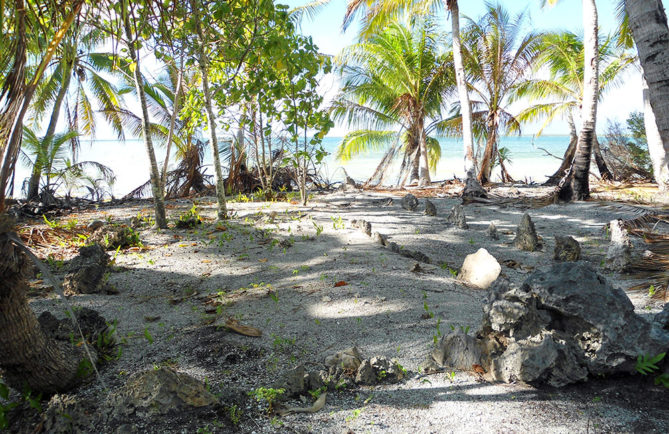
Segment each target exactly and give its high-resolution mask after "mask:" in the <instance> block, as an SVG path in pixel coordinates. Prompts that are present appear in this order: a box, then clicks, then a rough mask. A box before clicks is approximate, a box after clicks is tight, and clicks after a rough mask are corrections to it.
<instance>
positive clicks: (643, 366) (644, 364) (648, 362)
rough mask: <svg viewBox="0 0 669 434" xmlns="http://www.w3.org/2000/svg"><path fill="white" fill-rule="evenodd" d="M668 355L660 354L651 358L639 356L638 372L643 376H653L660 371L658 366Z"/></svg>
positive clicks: (637, 360) (637, 359) (644, 355)
mask: <svg viewBox="0 0 669 434" xmlns="http://www.w3.org/2000/svg"><path fill="white" fill-rule="evenodd" d="M666 354H667V353H660V354H658V355H657V356H655V357H650V356H649V355H647V354H639V356H638V357H637V358H636V370H637V372H638V373H639V374H641V375H648V374H652V373H654V372H655V371H657V370H658V369H660V368H659V367H658V366H657V364H658V363H660V362H661V361H662V359H664V356H665V355H666Z"/></svg>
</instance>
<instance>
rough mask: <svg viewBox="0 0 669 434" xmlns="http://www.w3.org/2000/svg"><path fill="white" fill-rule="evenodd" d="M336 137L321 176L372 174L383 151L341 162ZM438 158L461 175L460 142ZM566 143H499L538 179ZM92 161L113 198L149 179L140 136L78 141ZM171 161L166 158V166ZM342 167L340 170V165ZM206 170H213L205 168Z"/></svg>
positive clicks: (451, 141) (438, 175)
mask: <svg viewBox="0 0 669 434" xmlns="http://www.w3.org/2000/svg"><path fill="white" fill-rule="evenodd" d="M341 140H342V139H341V137H326V138H325V139H324V141H323V147H324V149H325V150H326V151H328V152H329V155H328V156H327V157H326V158H325V159H324V161H323V164H322V166H321V176H322V177H323V178H324V179H326V180H329V181H331V182H335V181H341V180H343V179H344V176H345V175H344V170H345V171H346V173H347V174H348V175H349V176H350V177H352V178H353V179H355V180H356V181H359V182H364V181H365V180H367V178H369V177H370V176H371V175H372V174H373V173H374V170H375V169H376V167H377V166H378V164H379V163H380V161H381V158H382V157H383V152H370V153H367V154H360V155H358V156H357V157H355V158H354V159H352V160H351V161H348V162H345V163H342V162H341V161H337V160H336V158H335V154H336V149H337V147H338V146H339V144H340V143H341ZM439 142H440V143H441V148H442V152H441V159H440V160H439V163H438V164H437V170H436V171H435V172H434V173H431V177H432V180H433V181H440V180H446V179H452V178H453V177H459V178H461V177H463V175H464V170H463V165H464V154H463V149H462V141H461V140H458V139H456V138H445V137H444V138H440V139H439ZM568 144H569V137H568V136H541V137H538V138H535V137H523V136H520V137H518V136H512V137H502V138H501V140H500V144H499V146H500V147H506V148H508V149H509V151H510V152H509V161H508V162H507V163H505V164H506V166H507V169H508V171H509V173H510V175H511V176H512V177H513V178H514V179H516V180H520V181H528V182H529V181H535V182H543V181H545V180H546V177H547V176H548V175H551V174H552V173H553V172H555V170H556V169H557V168H558V167H559V165H560V160H558V159H557V158H555V157H552V156H549V155H548V154H547V153H546V152H545V151H544V150H543V149H545V150H546V151H548V152H549V153H551V154H553V155H557V156H562V155H563V154H564V151H565V150H566V149H567V145H568ZM156 157H157V159H158V162H159V164H162V163H161V162H162V161H163V159H164V158H165V149H164V148H160V147H156ZM87 160H91V161H97V162H100V163H102V164H105V165H107V166H108V167H110V168H111V169H112V170H113V171H114V173H115V174H116V182H115V183H114V185H113V192H114V196H116V197H121V196H123V195H125V194H126V193H128V192H130V191H132V190H133V189H134V188H136V187H137V186H139V185H141V184H143V183H144V182H146V181H147V180H148V179H149V163H148V161H149V159H148V156H147V153H146V150H145V148H144V144H143V142H142V141H141V140H127V141H125V142H119V141H117V140H94V141H90V140H82V149H81V152H80V156H79V161H87ZM210 161H211V155H210V152H208V151H205V162H210ZM400 163H401V162H400V161H396V162H395V164H393V165H392V166H391V167H390V171H391V176H389V177H388V178H387V179H388V183H394V182H395V181H396V179H397V173H398V171H399V165H400ZM174 165H175V163H174V162H172V166H174ZM342 168H343V169H344V170H341V169H342ZM207 173H208V174H213V169H212V167H211V166H209V167H207ZM29 174H30V173H29V169H28V168H27V167H24V166H22V165H21V164H20V163H19V167H17V173H16V181H15V196H18V194H16V193H17V192H19V191H20V190H21V185H22V184H23V180H24V179H25V178H27V177H28V176H29ZM498 179H499V169H497V170H495V171H493V180H494V181H495V180H498Z"/></svg>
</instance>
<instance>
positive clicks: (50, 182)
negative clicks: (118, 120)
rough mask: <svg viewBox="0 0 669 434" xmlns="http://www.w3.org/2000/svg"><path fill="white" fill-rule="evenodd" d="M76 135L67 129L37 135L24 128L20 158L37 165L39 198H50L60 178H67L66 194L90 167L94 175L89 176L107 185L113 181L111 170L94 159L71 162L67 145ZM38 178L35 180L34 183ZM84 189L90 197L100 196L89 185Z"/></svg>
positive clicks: (33, 165)
mask: <svg viewBox="0 0 669 434" xmlns="http://www.w3.org/2000/svg"><path fill="white" fill-rule="evenodd" d="M78 135H79V133H78V132H77V131H67V132H66V133H61V134H54V135H51V136H43V137H38V136H37V134H35V132H34V131H33V130H32V129H30V128H29V127H24V130H23V143H22V149H21V154H20V155H21V159H22V160H23V164H24V165H26V166H29V167H30V166H32V167H35V166H39V167H40V168H41V169H40V170H41V175H40V178H41V180H42V189H41V191H43V192H44V193H45V195H44V196H43V199H48V198H50V197H53V196H54V194H55V192H56V190H57V189H58V187H59V186H60V184H61V181H63V182H65V181H67V182H66V183H67V184H68V188H67V193H68V194H69V193H70V192H71V190H72V189H73V188H76V187H78V186H79V184H80V183H79V181H81V180H84V179H86V178H87V177H91V175H90V174H88V173H87V170H90V169H92V170H94V171H95V172H96V175H97V176H96V177H93V178H92V179H98V180H101V181H104V182H105V183H107V184H111V183H113V182H114V173H113V172H112V170H111V169H109V168H108V167H107V166H105V165H103V164H100V163H98V162H95V161H78V162H73V161H72V160H71V159H70V157H71V154H72V150H71V149H70V148H69V147H68V146H67V145H68V144H69V143H70V142H71V141H72V140H73V139H75V138H76V137H77V136H78ZM33 174H34V171H33ZM31 181H32V176H31ZM39 181H40V180H39V179H38V184H39ZM98 184H100V182H99V183H98ZM88 191H89V194H91V196H97V197H99V196H101V195H100V194H99V191H91V190H90V188H89V189H88Z"/></svg>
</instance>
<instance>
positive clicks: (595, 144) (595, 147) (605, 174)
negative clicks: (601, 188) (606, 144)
mask: <svg viewBox="0 0 669 434" xmlns="http://www.w3.org/2000/svg"><path fill="white" fill-rule="evenodd" d="M592 155H593V156H594V157H595V163H597V170H599V175H600V177H601V179H602V181H611V180H613V179H614V178H613V174H612V173H611V171H610V170H609V167H608V166H607V165H606V161H605V160H604V157H603V156H602V149H601V147H600V146H599V140H597V135H595V138H594V140H593V141H592Z"/></svg>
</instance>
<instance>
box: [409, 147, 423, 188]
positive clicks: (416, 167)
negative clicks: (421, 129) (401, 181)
mask: <svg viewBox="0 0 669 434" xmlns="http://www.w3.org/2000/svg"><path fill="white" fill-rule="evenodd" d="M414 182H420V146H419V145H416V146H415V147H413V148H412V151H411V176H409V184H413V183H414Z"/></svg>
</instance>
